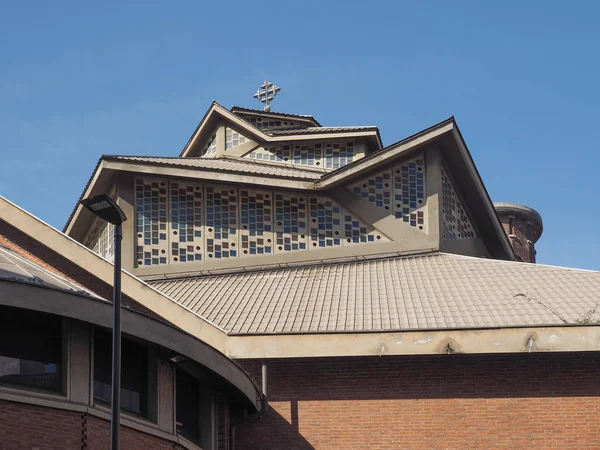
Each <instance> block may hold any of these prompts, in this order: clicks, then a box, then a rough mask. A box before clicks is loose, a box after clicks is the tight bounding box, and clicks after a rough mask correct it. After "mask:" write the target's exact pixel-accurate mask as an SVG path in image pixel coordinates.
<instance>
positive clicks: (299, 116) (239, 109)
mask: <svg viewBox="0 0 600 450" xmlns="http://www.w3.org/2000/svg"><path fill="white" fill-rule="evenodd" d="M231 112H232V113H234V114H235V113H237V112H242V113H251V114H256V115H259V116H273V117H291V118H297V119H303V120H307V121H310V122H313V123H314V124H315V126H317V127H320V126H321V124H320V123H319V122H317V119H315V118H314V117H313V116H311V115H307V114H289V113H280V112H273V111H268V112H267V111H264V110H262V109H252V108H244V107H242V106H232V107H231Z"/></svg>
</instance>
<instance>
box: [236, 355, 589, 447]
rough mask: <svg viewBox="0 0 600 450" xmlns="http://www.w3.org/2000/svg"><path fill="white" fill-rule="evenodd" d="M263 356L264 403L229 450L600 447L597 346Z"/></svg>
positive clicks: (253, 367)
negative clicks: (583, 349)
mask: <svg viewBox="0 0 600 450" xmlns="http://www.w3.org/2000/svg"><path fill="white" fill-rule="evenodd" d="M239 362H240V363H241V364H242V365H243V366H244V367H245V368H246V369H247V370H249V371H250V372H251V373H252V374H253V376H254V377H255V379H260V362H259V361H239ZM267 365H268V390H269V400H270V405H271V410H270V411H269V412H268V413H267V414H266V415H265V417H264V418H263V419H261V420H255V421H252V422H248V423H246V424H243V425H240V426H239V427H238V428H237V429H236V443H237V445H236V450H239V449H252V450H254V449H261V450H268V449H273V450H275V449H301V450H302V449H307V450H308V449H312V448H316V449H396V448H409V449H433V448H444V449H469V448H482V449H487V448H499V449H508V448H511V449H513V448H554V449H598V448H600V426H598V424H599V423H600V375H599V373H600V353H579V354H560V353H553V354H549V353H546V354H518V355H448V356H441V355H440V356H431V357H367V358H338V359H333V358H329V359H304V360H298V359H296V360H271V361H267Z"/></svg>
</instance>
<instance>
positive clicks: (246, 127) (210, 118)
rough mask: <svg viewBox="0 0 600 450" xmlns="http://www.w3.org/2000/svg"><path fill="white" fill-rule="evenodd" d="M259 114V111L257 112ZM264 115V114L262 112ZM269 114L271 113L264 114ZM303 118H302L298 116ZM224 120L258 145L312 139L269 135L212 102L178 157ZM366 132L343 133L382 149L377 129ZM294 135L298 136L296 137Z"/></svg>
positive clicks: (324, 136)
mask: <svg viewBox="0 0 600 450" xmlns="http://www.w3.org/2000/svg"><path fill="white" fill-rule="evenodd" d="M258 112H261V111H258ZM263 113H264V112H263ZM264 114H271V113H264ZM298 117H303V116H298ZM221 120H225V121H227V122H229V123H230V124H231V125H233V126H235V127H237V128H239V129H240V130H243V131H244V135H245V136H246V137H248V138H250V139H253V140H255V141H257V142H259V143H267V142H268V143H273V142H286V141H288V140H290V139H294V138H295V139H304V140H306V139H312V135H313V134H314V133H313V134H311V133H306V134H305V133H293V134H285V135H276V134H271V131H274V130H269V129H268V128H267V129H259V128H257V127H255V126H253V125H251V124H250V123H249V122H247V121H246V120H245V119H243V118H242V117H241V116H239V115H238V114H234V113H233V112H231V111H229V110H228V109H227V108H225V107H223V106H221V105H220V104H218V103H217V102H215V101H213V103H212V105H211V106H210V108H209V109H208V111H207V112H206V114H205V115H204V117H203V118H202V120H201V121H200V123H199V124H198V126H197V127H196V129H195V130H194V133H193V134H192V135H191V136H190V138H189V140H188V142H187V143H186V145H185V146H184V148H183V150H182V151H181V153H180V154H179V156H180V157H188V156H190V155H191V153H192V150H193V149H194V148H196V146H197V145H201V143H203V142H204V141H205V140H206V139H207V138H208V137H209V133H211V134H212V133H213V131H214V127H215V126H217V124H218V123H219V121H221ZM316 125H317V127H320V125H319V124H318V123H316ZM367 128H368V129H366V130H358V131H357V130H352V131H345V132H344V133H348V136H351V137H365V138H368V139H370V140H371V141H372V145H373V146H376V147H377V148H381V147H383V144H382V142H381V136H380V135H379V131H378V130H377V127H367ZM340 133H341V132H340V131H330V132H323V133H319V134H318V138H319V139H327V138H329V137H332V138H334V137H338V135H339V134H340ZM296 135H298V136H297V137H296Z"/></svg>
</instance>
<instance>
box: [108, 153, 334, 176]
mask: <svg viewBox="0 0 600 450" xmlns="http://www.w3.org/2000/svg"><path fill="white" fill-rule="evenodd" d="M102 158H103V159H105V160H112V161H125V162H135V163H142V164H153V165H168V166H179V167H191V168H195V169H207V170H221V171H224V172H233V173H245V174H248V173H250V174H253V175H264V176H272V177H283V178H295V179H303V180H318V179H319V178H320V177H321V176H323V175H324V174H325V173H326V171H325V170H323V169H313V168H304V167H299V166H295V165H292V164H282V163H277V164H275V163H271V164H269V163H262V162H258V161H255V160H252V159H247V158H234V157H227V158H179V157H162V156H161V157H156V156H120V155H104V156H103V157H102Z"/></svg>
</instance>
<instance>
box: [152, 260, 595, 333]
mask: <svg viewBox="0 0 600 450" xmlns="http://www.w3.org/2000/svg"><path fill="white" fill-rule="evenodd" d="M151 284H152V285H153V287H155V288H156V289H158V290H160V291H162V292H164V293H165V294H166V295H168V296H169V297H171V298H174V299H175V300H177V301H178V302H179V303H180V304H182V305H183V306H185V307H186V308H190V309H191V310H193V311H194V312H196V313H198V314H200V315H202V316H203V317H205V318H206V319H208V320H210V321H212V322H213V323H216V324H217V325H218V326H220V327H221V328H223V329H225V330H227V331H228V332H229V333H231V334H249V333H266V334H270V333H297V332H363V331H392V330H424V329H452V328H454V329H456V328H458V329H460V328H490V327H519V326H535V325H564V324H565V323H569V324H575V323H578V321H581V320H584V321H585V320H586V318H589V317H590V315H593V314H595V313H594V312H593V310H595V309H597V308H598V306H599V304H600V272H592V271H584V270H576V269H566V268H558V267H549V266H542V265H536V264H527V263H518V262H506V261H498V260H490V259H480V258H473V257H465V256H458V255H451V254H445V253H430V254H425V255H420V256H396V257H391V258H387V259H373V260H363V261H353V262H338V263H330V264H315V265H312V266H305V267H295V268H282V269H274V270H266V271H257V272H246V273H239V274H229V275H211V276H203V277H193V278H183V279H175V280H166V281H155V282H152V283H151ZM594 317H595V316H594Z"/></svg>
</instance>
